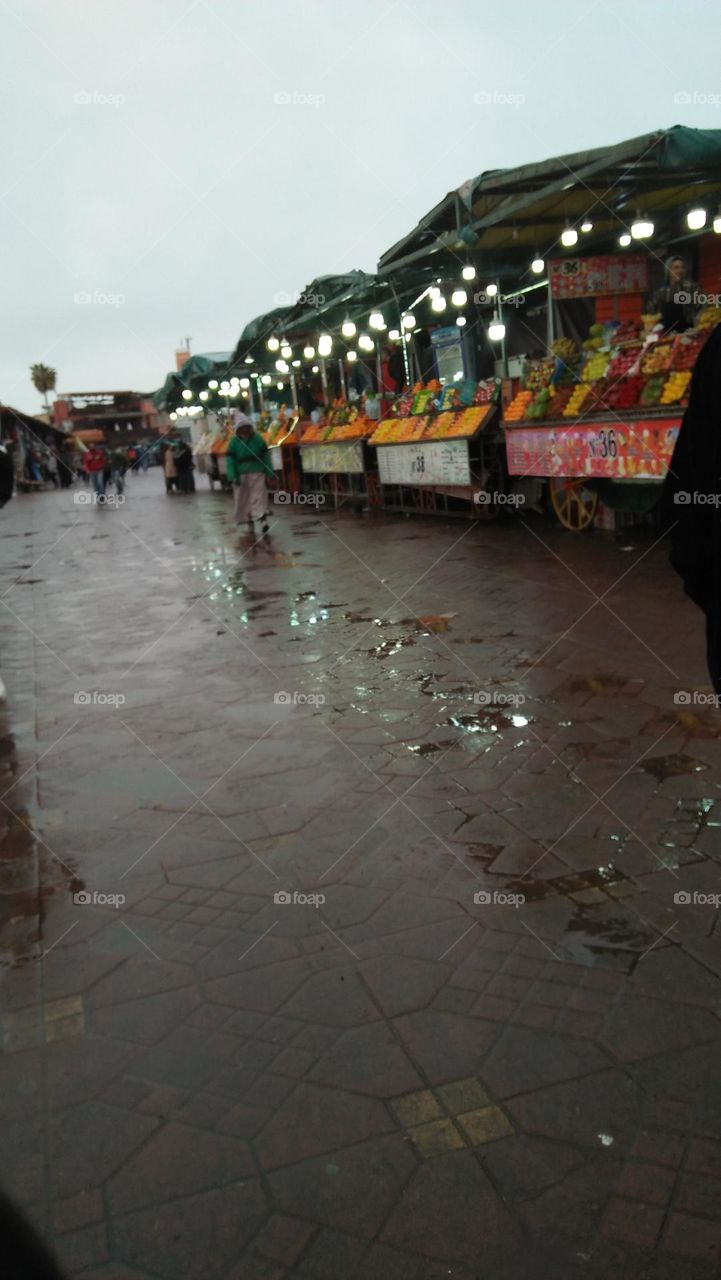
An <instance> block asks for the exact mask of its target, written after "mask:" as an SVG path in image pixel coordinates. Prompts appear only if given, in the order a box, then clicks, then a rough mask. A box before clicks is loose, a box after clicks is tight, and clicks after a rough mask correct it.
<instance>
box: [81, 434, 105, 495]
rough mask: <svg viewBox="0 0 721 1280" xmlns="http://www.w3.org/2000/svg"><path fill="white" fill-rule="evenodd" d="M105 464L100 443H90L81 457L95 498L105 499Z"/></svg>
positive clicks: (103, 452) (103, 451)
mask: <svg viewBox="0 0 721 1280" xmlns="http://www.w3.org/2000/svg"><path fill="white" fill-rule="evenodd" d="M107 465H108V460H107V456H106V453H105V450H104V449H103V448H101V447H100V445H97V444H93V445H91V446H90V448H89V449H88V451H87V453H86V454H85V456H84V458H83V467H84V469H85V473H86V475H87V477H88V479H89V480H90V483H91V484H92V486H93V489H94V490H95V496H96V498H100V499H102V500H103V501H104V500H105V488H106V478H105V472H106V467H107Z"/></svg>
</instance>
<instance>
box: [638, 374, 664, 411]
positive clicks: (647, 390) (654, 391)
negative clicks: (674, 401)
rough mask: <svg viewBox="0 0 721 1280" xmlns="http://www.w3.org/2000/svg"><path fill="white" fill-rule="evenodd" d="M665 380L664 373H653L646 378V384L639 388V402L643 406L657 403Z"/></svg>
mask: <svg viewBox="0 0 721 1280" xmlns="http://www.w3.org/2000/svg"><path fill="white" fill-rule="evenodd" d="M665 381H666V375H665V374H664V373H654V374H653V376H652V377H650V378H649V379H648V381H647V382H646V385H645V386H644V387H642V388H641V394H640V396H639V404H642V405H645V406H649V405H652V404H658V402H659V400H660V399H661V392H662V391H663V385H664V383H665Z"/></svg>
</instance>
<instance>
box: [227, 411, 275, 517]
mask: <svg viewBox="0 0 721 1280" xmlns="http://www.w3.org/2000/svg"><path fill="white" fill-rule="evenodd" d="M226 461H227V466H228V479H229V480H230V481H231V482H232V485H233V496H234V499H235V511H234V514H235V523H236V524H243V523H244V522H247V524H248V529H249V532H250V533H254V531H255V528H254V524H253V521H254V520H260V528H261V532H262V533H267V532H268V515H269V513H268V488H267V481H268V480H269V479H270V478H271V477H272V475H273V468H272V467H271V465H270V459H269V456H268V446H267V444H266V443H265V440H264V439H263V437H262V436H260V435H258V432H257V431H255V430H254V428H253V424H252V422H251V421H250V418H248V417H247V416H246V415H245V414H244V413H240V414H238V417H237V419H236V423H235V434H234V436H233V438H232V440H231V441H230V444H229V445H228V453H227V458H226Z"/></svg>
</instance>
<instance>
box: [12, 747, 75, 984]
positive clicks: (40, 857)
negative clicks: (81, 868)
mask: <svg viewBox="0 0 721 1280" xmlns="http://www.w3.org/2000/svg"><path fill="white" fill-rule="evenodd" d="M0 767H1V768H2V771H3V773H5V774H6V775H7V777H6V779H4V783H7V784H9V785H6V786H5V794H7V793H8V791H10V790H11V789H12V787H13V786H14V785H15V782H16V779H17V774H18V762H17V756H16V751H15V741H14V739H13V738H12V737H11V736H9V735H6V736H4V737H3V738H2V739H0ZM13 808H14V812H13V811H11V810H9V809H7V808H6V809H5V811H4V817H3V819H2V826H3V834H2V835H1V836H0V966H4V967H8V968H11V967H17V966H19V965H22V964H25V963H27V962H28V961H30V960H38V959H40V958H41V957H42V956H43V955H44V953H45V951H46V936H45V926H46V915H47V906H46V904H47V901H48V899H49V898H51V897H53V895H55V894H57V893H60V892H64V891H66V890H67V889H69V890H70V892H71V893H77V892H79V891H80V890H81V889H83V888H84V887H85V886H84V884H83V881H82V880H79V879H78V877H77V874H76V869H75V867H74V866H73V865H72V864H71V862H70V860H69V859H66V860H65V862H64V863H62V862H60V860H59V858H57V857H54V856H53V854H52V853H51V852H50V850H49V849H48V848H47V846H46V845H44V844H43V842H42V840H41V839H40V838H39V837H38V836H37V834H36V832H35V831H34V829H33V822H32V818H31V816H30V814H29V813H28V811H27V809H26V808H25V807H23V806H22V805H21V804H20V802H19V801H16V802H15V803H14V806H13Z"/></svg>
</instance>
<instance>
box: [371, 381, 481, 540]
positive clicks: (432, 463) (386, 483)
mask: <svg viewBox="0 0 721 1280" xmlns="http://www.w3.org/2000/svg"><path fill="white" fill-rule="evenodd" d="M499 388H500V384H499V383H498V382H497V381H496V380H495V379H493V380H490V381H487V382H479V383H475V382H473V381H472V380H467V381H466V382H464V383H462V384H453V385H448V386H445V387H443V386H442V385H441V383H440V381H438V380H433V381H431V382H430V383H428V384H427V385H423V384H416V386H415V387H414V388H413V390H412V391H411V392H410V393H408V394H407V395H405V396H403V397H401V398H400V399H399V401H398V402H397V403H396V405H395V406H394V408H395V410H396V412H395V413H394V414H393V415H391V416H389V417H387V418H385V419H384V420H383V421H382V422H381V423H379V424H378V426H377V427H376V430H375V431H374V433H373V435H372V437H371V444H372V445H374V446H375V447H376V454H377V464H378V479H379V484H380V505H381V506H383V507H384V509H385V510H388V511H423V512H425V513H428V514H443V515H466V516H472V517H474V518H475V517H478V516H479V515H482V516H485V517H487V516H489V515H491V514H497V513H498V511H499V509H500V506H501V505H502V494H503V492H504V490H505V478H504V467H503V445H502V436H501V434H500V432H499V431H498V428H497V424H498V405H497V401H498V394H499ZM491 495H492V500H490V501H486V499H487V498H489V499H490V498H491Z"/></svg>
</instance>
